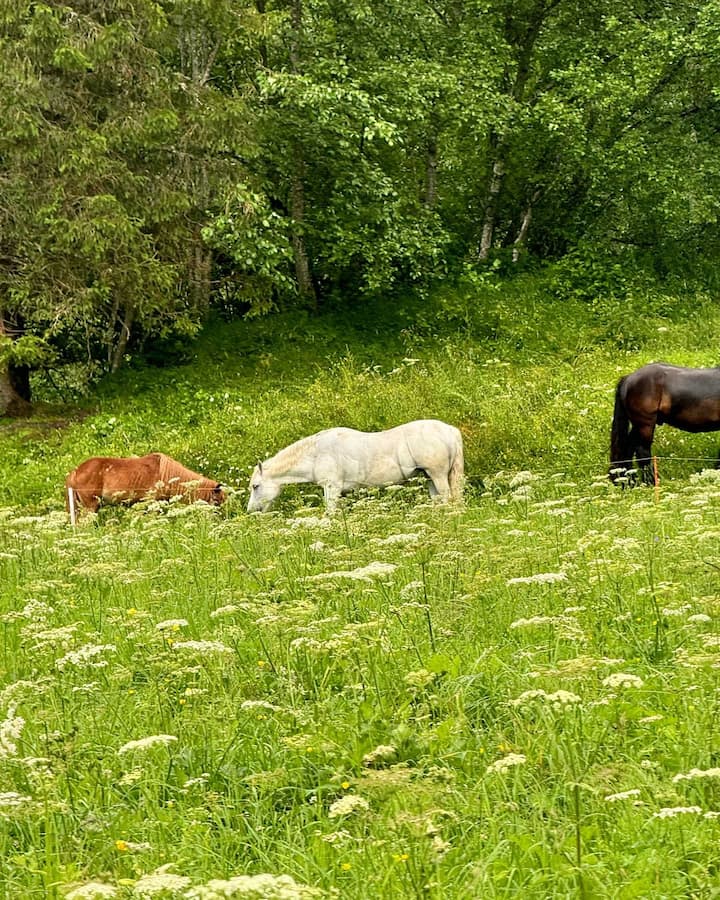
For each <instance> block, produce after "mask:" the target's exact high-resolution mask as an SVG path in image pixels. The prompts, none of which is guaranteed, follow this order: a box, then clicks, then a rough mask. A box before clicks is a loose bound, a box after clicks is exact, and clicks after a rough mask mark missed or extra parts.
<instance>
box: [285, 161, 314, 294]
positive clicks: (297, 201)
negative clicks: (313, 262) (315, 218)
mask: <svg viewBox="0 0 720 900" xmlns="http://www.w3.org/2000/svg"><path fill="white" fill-rule="evenodd" d="M298 168H300V169H302V166H301V165H299V166H298ZM290 216H291V218H292V231H291V234H292V248H293V256H294V258H295V277H296V278H297V284H298V290H299V292H300V297H301V298H302V299H303V300H304V301H305V302H307V303H309V305H310V306H311V307H312V308H313V309H315V310H316V309H317V308H318V298H317V293H316V291H315V285H314V284H313V280H312V275H311V272H310V260H309V259H308V255H307V248H306V246H305V237H304V235H303V225H304V222H305V187H304V185H303V182H302V178H301V177H300V175H299V174H297V173H296V174H295V175H293V179H292V184H291V186H290Z"/></svg>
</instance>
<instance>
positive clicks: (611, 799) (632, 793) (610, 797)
mask: <svg viewBox="0 0 720 900" xmlns="http://www.w3.org/2000/svg"><path fill="white" fill-rule="evenodd" d="M639 796H640V789H639V788H631V789H630V790H629V791H620V792H619V793H617V794H607V796H606V797H605V802H606V803H617V801H618V800H629V799H630V798H631V797H639Z"/></svg>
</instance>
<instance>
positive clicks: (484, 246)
mask: <svg viewBox="0 0 720 900" xmlns="http://www.w3.org/2000/svg"><path fill="white" fill-rule="evenodd" d="M504 177H505V162H504V161H503V160H502V159H496V160H495V162H494V163H493V168H492V175H491V177H490V185H489V187H488V193H487V199H486V201H485V215H484V218H483V228H482V235H481V236H480V249H479V250H478V259H487V258H488V254H489V252H490V248H491V247H492V242H493V233H494V231H495V220H496V218H497V204H498V196H499V194H500V188H501V187H502V182H503V178H504Z"/></svg>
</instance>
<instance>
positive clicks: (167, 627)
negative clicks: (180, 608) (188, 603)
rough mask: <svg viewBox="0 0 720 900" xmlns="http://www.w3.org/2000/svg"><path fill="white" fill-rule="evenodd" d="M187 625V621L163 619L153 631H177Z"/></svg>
mask: <svg viewBox="0 0 720 900" xmlns="http://www.w3.org/2000/svg"><path fill="white" fill-rule="evenodd" d="M187 625H188V620H187V619H165V621H164V622H158V623H157V625H156V626H155V631H177V630H178V629H180V628H185V627H186V626H187Z"/></svg>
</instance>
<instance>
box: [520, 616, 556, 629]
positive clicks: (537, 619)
mask: <svg viewBox="0 0 720 900" xmlns="http://www.w3.org/2000/svg"><path fill="white" fill-rule="evenodd" d="M553 622H555V616H531V617H530V618H529V619H515V621H514V622H511V623H510V628H532V627H533V626H534V625H550V624H552V623H553Z"/></svg>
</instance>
